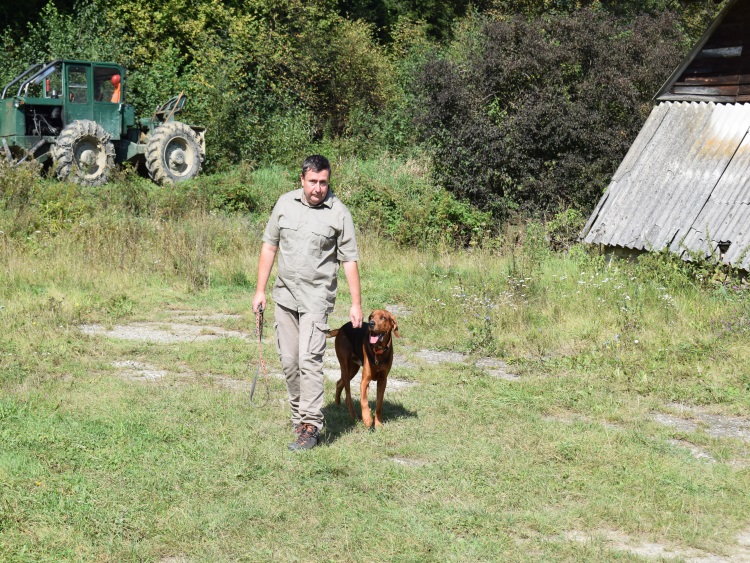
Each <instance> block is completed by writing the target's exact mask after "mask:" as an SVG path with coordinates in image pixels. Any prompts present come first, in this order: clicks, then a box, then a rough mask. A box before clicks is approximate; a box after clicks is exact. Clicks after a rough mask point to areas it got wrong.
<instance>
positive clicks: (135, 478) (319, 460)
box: [0, 160, 750, 561]
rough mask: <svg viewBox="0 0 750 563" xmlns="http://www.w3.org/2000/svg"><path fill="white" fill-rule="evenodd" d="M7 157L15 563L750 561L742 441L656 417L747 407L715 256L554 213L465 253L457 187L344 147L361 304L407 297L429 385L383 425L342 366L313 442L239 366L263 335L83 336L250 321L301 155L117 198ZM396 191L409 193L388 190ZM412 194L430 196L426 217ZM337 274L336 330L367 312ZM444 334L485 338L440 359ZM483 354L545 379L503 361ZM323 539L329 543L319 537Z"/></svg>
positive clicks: (405, 370)
mask: <svg viewBox="0 0 750 563" xmlns="http://www.w3.org/2000/svg"><path fill="white" fill-rule="evenodd" d="M383 170H385V171H386V172H383V173H382V174H379V171H381V172H382V171H383ZM1 172H2V173H3V174H5V175H4V176H0V177H2V178H3V179H2V180H0V186H4V187H3V189H4V190H5V191H4V192H3V194H2V196H3V199H2V204H0V208H1V210H0V231H2V234H0V276H1V278H2V283H0V326H2V332H0V389H2V398H1V399H0V440H2V443H3V448H2V451H1V452H0V558H2V559H4V560H10V561H45V560H47V561H61V560H71V561H72V560H103V561H131V560H132V561H136V560H148V561H160V560H170V559H169V558H176V560H179V558H183V559H186V560H189V561H237V560H248V561H261V560H292V559H297V560H305V561H307V560H310V561H312V560H352V561H357V560H362V559H379V560H404V561H410V560H413V561H418V560H435V559H441V560H461V561H466V560H497V559H498V558H500V559H505V560H512V561H535V560H549V561H574V560H575V561H601V560H611V559H612V558H615V557H622V554H621V553H618V552H616V551H613V550H611V549H609V548H607V547H606V546H604V545H602V544H601V543H596V542H594V543H589V544H578V543H575V542H572V541H569V540H568V539H566V537H567V536H566V533H567V532H570V531H573V530H584V531H587V532H590V533H592V534H596V533H599V532H602V531H603V530H604V531H606V530H618V531H620V532H621V533H624V534H628V535H631V536H633V537H640V538H642V539H644V538H645V539H647V540H649V541H660V542H665V543H666V544H668V545H677V546H683V547H685V546H687V547H694V548H700V549H702V550H704V551H710V552H712V553H719V554H731V546H732V545H733V543H732V542H734V537H735V535H736V533H737V532H738V531H740V530H742V529H743V528H744V527H745V526H746V525H747V522H746V514H747V512H748V510H750V499H748V496H747V494H746V491H748V490H750V474H749V473H748V472H747V469H746V467H747V465H746V463H747V445H746V443H745V442H743V441H741V440H737V439H734V440H732V439H729V440H719V439H717V438H714V437H712V436H709V435H707V434H706V433H705V432H703V431H700V430H698V431H696V432H686V431H682V430H674V429H669V428H665V427H660V426H658V425H657V424H656V423H654V422H651V420H650V418H649V414H650V413H652V412H654V411H661V410H664V409H669V408H670V405H671V404H672V403H674V402H679V403H681V404H686V405H694V406H700V407H701V408H703V409H706V410H707V411H709V412H712V413H716V414H725V415H727V414H730V415H745V416H746V415H747V414H748V411H749V409H750V404H749V403H748V401H749V400H748V396H749V395H748V390H750V375H748V374H750V370H748V359H749V358H750V349H749V347H748V345H747V334H748V332H749V331H750V300H748V298H747V297H746V292H745V290H744V289H743V286H742V284H741V283H740V282H739V281H737V283H735V284H733V283H731V281H730V283H721V284H718V283H713V282H712V281H711V276H710V275H708V274H709V272H710V268H707V269H706V270H705V271H704V272H701V271H700V270H699V268H700V267H701V266H700V265H685V264H683V263H681V262H680V261H677V260H674V259H672V258H671V257H670V256H668V255H652V256H647V257H642V259H641V260H639V261H638V262H626V261H608V260H606V259H605V257H604V256H601V255H599V254H598V253H597V252H595V251H594V250H592V249H590V248H586V247H583V246H579V245H572V246H571V247H569V248H568V249H567V250H560V251H553V250H552V249H551V248H550V247H551V246H554V247H555V248H559V247H560V244H559V243H560V241H559V239H557V238H555V237H554V236H552V235H551V233H550V230H549V228H547V227H545V226H543V225H539V224H535V223H524V224H519V225H515V226H508V227H506V230H505V231H503V232H502V233H500V234H497V235H492V233H491V232H490V230H489V229H488V228H484V227H482V229H480V231H477V232H478V233H480V234H477V235H471V236H470V238H469V240H468V242H471V241H473V244H469V245H468V246H463V245H455V244H452V243H451V237H450V236H443V234H442V233H441V231H442V229H441V227H440V225H441V224H442V223H441V221H444V220H445V219H444V218H442V217H441V216H440V215H433V210H434V208H433V207H431V206H430V205H431V204H429V202H434V201H435V199H434V198H437V199H438V200H440V201H450V198H449V197H448V196H447V195H446V194H440V193H439V192H438V191H436V190H434V189H432V188H430V189H422V186H427V184H428V182H427V180H425V175H426V170H425V169H424V167H422V166H420V165H419V164H418V163H414V162H401V163H398V162H390V163H386V161H383V160H379V161H374V162H356V161H342V162H340V163H337V165H336V168H335V170H334V178H338V182H339V183H338V185H337V187H336V188H335V189H336V190H337V192H338V193H339V194H340V196H341V197H342V198H343V199H344V200H345V201H346V202H347V203H348V204H349V205H350V206H351V208H352V210H353V212H354V213H355V214H356V215H357V217H358V225H359V227H360V236H359V244H360V251H361V256H362V260H361V276H362V286H363V300H364V303H363V307H364V308H365V310H366V311H367V310H370V309H374V308H380V307H384V306H386V305H397V306H398V307H399V310H400V311H401V312H400V313H399V314H398V321H399V327H400V331H401V334H402V338H401V339H399V340H398V341H397V346H398V354H399V356H401V357H403V358H405V359H406V360H407V363H406V365H404V364H399V365H397V366H396V367H395V368H394V371H393V374H392V375H393V377H397V378H400V379H405V380H410V381H413V382H415V383H418V384H419V385H417V386H415V387H413V388H411V389H409V390H407V391H404V392H402V393H401V394H397V393H396V392H395V391H393V390H390V389H389V390H388V391H387V392H386V402H387V404H386V413H385V415H386V427H385V429H384V430H383V431H381V432H378V433H370V432H366V431H365V430H364V429H363V428H362V427H361V425H359V426H358V425H356V424H355V423H354V422H353V421H351V420H350V419H349V416H348V413H347V412H346V411H345V409H339V408H337V407H336V406H335V405H333V404H332V402H331V401H330V398H331V390H332V389H331V385H330V382H329V383H327V389H326V399H327V400H326V407H325V410H326V412H325V414H326V421H327V422H326V431H325V433H324V436H325V440H326V445H324V446H323V447H321V448H317V449H315V450H313V451H312V452H309V454H308V455H306V456H302V457H294V456H290V455H288V453H287V452H286V450H285V446H286V443H287V442H288V441H289V440H290V435H289V428H288V420H287V414H286V410H285V408H284V406H283V404H282V403H283V397H284V390H283V384H282V383H281V382H280V381H278V380H272V381H271V388H272V396H273V398H274V401H272V403H271V404H270V406H269V407H267V408H265V409H254V410H252V409H249V408H248V406H247V396H246V394H245V393H241V392H237V391H232V390H229V389H227V388H226V387H223V386H221V385H219V383H217V381H220V378H232V379H233V380H235V381H240V382H245V383H247V382H249V380H250V379H251V378H252V375H253V373H254V369H255V367H256V363H257V360H256V357H257V347H256V345H255V344H254V343H247V342H245V341H241V340H238V339H224V340H221V341H216V342H212V343H201V342H193V343H189V342H188V343H178V344H174V345H158V344H153V343H144V342H129V341H116V340H110V339H106V338H103V337H92V336H87V335H85V334H83V333H82V332H81V331H80V330H79V329H78V327H79V325H82V324H91V323H102V324H104V325H106V326H112V325H115V324H126V323H129V322H132V321H144V320H150V321H156V322H166V321H164V319H165V318H168V317H169V314H170V311H173V310H175V309H190V310H198V311H204V312H207V313H210V312H216V311H221V312H231V313H237V314H239V315H240V317H239V318H236V319H233V320H231V321H227V322H230V323H231V325H232V326H231V328H235V329H236V328H241V329H244V330H246V331H248V332H249V333H250V332H251V330H252V326H253V318H252V315H251V314H249V308H250V302H251V299H252V294H253V291H254V283H255V280H254V272H255V267H256V259H257V252H258V249H259V245H260V236H261V232H262V229H263V226H264V222H265V219H266V217H267V215H268V213H269V212H270V208H271V206H272V205H273V202H274V201H275V199H276V197H277V195H278V194H279V193H281V192H283V191H285V190H287V189H291V188H294V187H295V185H296V174H297V173H296V171H293V170H288V171H287V170H283V169H263V170H256V171H254V170H250V169H241V170H236V171H234V172H232V173H231V174H227V175H223V176H214V177H206V178H202V179H201V181H200V182H197V183H192V184H188V185H187V186H180V187H178V188H157V187H154V186H152V185H150V184H149V183H147V182H144V181H141V180H140V179H138V178H136V177H133V176H130V175H128V174H125V175H123V177H122V178H120V179H119V180H118V182H116V183H114V184H112V185H110V186H109V187H107V188H105V189H101V190H96V191H89V190H81V189H79V188H77V187H75V186H70V185H67V184H57V183H52V182H46V181H43V182H39V181H38V180H35V179H34V176H33V174H30V173H29V174H27V171H26V170H25V169H23V168H19V169H14V170H12V171H9V170H7V169H4V170H2V171H1ZM26 182H28V183H26ZM8 186H11V188H12V190H11V189H8ZM363 194H364V195H363ZM436 194H437V195H436ZM386 197H387V198H392V199H393V201H394V206H395V207H393V208H388V206H385V207H386V208H388V209H389V210H387V209H381V208H379V206H381V204H382V203H383V201H385V200H384V199H382V198H386ZM402 200H408V202H410V203H407V204H405V205H404V207H403V208H401V207H399V206H398V204H399V203H400V202H401V201H402ZM420 202H421V203H420ZM451 205H453V203H452V204H451ZM406 209H410V210H411V212H413V213H415V214H418V213H419V212H420V209H422V211H424V213H425V214H424V215H421V216H419V219H418V220H414V221H413V222H411V219H410V218H411V217H412V216H411V215H408V214H407V213H406V212H405V211H404V210H406ZM386 210H387V213H386ZM469 211H470V210H469ZM399 213H401V215H399ZM368 217H374V218H377V221H369V220H367V218H368ZM430 217H433V222H432V223H430ZM481 217H482V216H481V214H476V215H473V214H472V215H471V216H470V218H474V219H477V218H480V219H481ZM474 219H472V220H474ZM410 224H412V226H414V229H413V230H414V231H415V233H409V234H408V236H406V235H404V236H405V238H401V235H399V234H398V233H401V232H404V233H407V232H408V230H409V225H410ZM425 224H427V225H429V228H427V229H426V230H424V231H419V232H422V233H423V240H415V239H416V236H415V235H416V231H418V230H419V229H423V225H425ZM469 225H470V223H469V222H468V221H467V223H466V226H469ZM467 232H474V231H472V228H471V227H470V228H468V231H467ZM555 232H556V233H559V229H556V230H555ZM430 233H437V234H435V235H434V236H433V235H432V234H430ZM458 238H459V239H460V240H461V242H464V243H465V242H467V239H464V238H462V237H458ZM696 272H697V273H698V274H700V275H696ZM340 288H341V290H340V297H339V302H338V304H337V308H336V311H334V314H333V315H332V317H331V322H330V324H331V325H335V324H336V323H337V322H344V321H345V320H346V318H347V311H348V300H349V295H348V290H347V288H346V284H345V283H344V282H343V279H342V283H341V284H340ZM270 316H271V314H270V312H269V318H268V319H267V321H268V323H269V324H271V323H272V321H273V319H272V318H270ZM216 322H220V321H216ZM270 340H271V339H270V338H269V337H268V334H266V345H267V349H266V357H267V358H268V360H269V362H270V364H271V369H272V371H274V370H276V371H278V369H279V365H278V361H277V359H276V358H275V357H274V354H273V347H272V344H270ZM420 349H430V350H452V351H459V352H464V353H466V354H467V355H466V359H465V360H464V361H461V362H459V363H457V364H448V365H437V366H436V365H432V364H427V363H424V362H423V361H422V360H420V359H419V358H420V357H419V356H418V354H417V352H418V351H419V350H420ZM479 357H492V358H496V359H503V360H504V361H506V362H507V363H508V364H509V365H510V368H509V369H511V370H513V371H514V372H516V373H518V374H520V375H521V380H520V381H516V382H505V381H502V380H499V379H496V378H492V377H489V376H488V374H487V373H486V372H485V371H484V370H483V369H482V368H481V367H477V366H475V364H474V360H475V359H476V358H479ZM123 359H137V360H138V361H141V362H145V363H149V364H152V365H154V366H155V367H157V368H160V369H164V370H167V371H169V373H170V375H169V376H168V377H166V378H165V380H164V381H162V382H159V383H156V384H153V385H144V384H143V383H139V382H133V381H128V380H125V379H123V378H122V377H120V376H118V374H117V372H116V369H115V368H114V367H113V365H112V363H113V362H114V361H116V360H123ZM217 378H218V379H217ZM675 439H678V440H683V441H685V440H689V441H690V442H691V443H692V444H696V445H697V446H699V447H701V448H703V449H704V450H705V451H707V452H710V454H711V455H712V456H713V458H714V459H715V460H716V461H715V463H712V464H709V463H706V462H704V461H701V460H698V459H694V458H692V457H691V456H690V454H689V453H686V450H684V449H680V448H679V447H676V446H674V445H673V442H670V440H672V441H674V440H675ZM392 458H397V459H405V460H407V461H408V462H409V463H410V464H411V465H402V464H399V463H396V462H394V461H393V459H392ZM743 463H744V464H745V465H743ZM743 467H744V469H743ZM301 506H302V507H304V508H302V509H301V508H300V507H301ZM300 530H302V531H305V532H304V533H303V532H300ZM310 530H311V532H310V533H311V534H312V538H313V540H314V541H302V542H300V537H303V538H307V537H308V536H307V535H306V534H307V532H306V531H310ZM173 560H174V559H173Z"/></svg>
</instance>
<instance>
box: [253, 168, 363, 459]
mask: <svg viewBox="0 0 750 563" xmlns="http://www.w3.org/2000/svg"><path fill="white" fill-rule="evenodd" d="M330 176H331V165H330V164H329V162H328V159H326V158H325V157H324V156H320V155H313V156H310V157H308V158H307V159H305V162H304V163H303V164H302V174H301V175H300V182H301V184H302V187H301V189H298V190H295V191H292V192H289V193H286V194H284V195H282V196H281V197H280V198H279V200H278V201H277V202H276V205H275V206H274V208H273V211H272V213H271V218H270V219H269V220H268V224H267V225H266V230H265V232H264V233H263V246H262V247H261V251H260V258H259V260H258V285H257V288H256V290H255V297H254V298H253V311H254V312H256V313H257V312H258V310H259V307H262V308H263V309H265V307H266V284H267V282H268V278H269V276H270V275H271V268H272V267H273V262H274V259H275V257H276V254H277V251H279V267H278V273H277V277H276V283H275V284H274V287H273V293H272V295H273V299H274V301H275V302H276V307H275V309H274V316H275V319H276V342H277V346H278V351H279V357H280V358H281V365H282V367H283V370H284V376H285V377H286V386H287V392H288V395H289V406H290V407H291V411H292V425H293V428H294V435H295V437H296V439H295V441H294V442H292V443H291V444H289V449H290V450H293V451H300V450H308V449H310V448H313V447H315V446H316V445H317V444H318V440H319V435H320V430H321V428H322V427H323V412H322V407H323V352H324V351H325V347H326V331H327V330H328V324H327V322H328V314H329V313H331V312H332V311H333V306H334V303H335V301H336V289H337V282H338V269H339V263H341V264H342V265H343V268H344V274H345V275H346V282H347V284H348V285H349V291H350V293H351V296H352V306H351V309H350V311H349V318H350V319H351V321H352V324H353V325H354V326H355V327H360V326H362V303H361V296H360V286H359V270H358V267H357V261H358V260H359V254H358V252H357V241H356V239H355V236H354V222H353V221H352V216H351V214H350V213H349V210H348V209H347V208H346V206H345V205H344V204H343V203H342V202H341V201H340V200H339V199H338V198H337V197H336V196H335V195H333V192H332V191H331V190H330V188H329V184H328V182H329V180H330Z"/></svg>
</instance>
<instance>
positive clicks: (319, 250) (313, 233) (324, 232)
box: [308, 223, 336, 258]
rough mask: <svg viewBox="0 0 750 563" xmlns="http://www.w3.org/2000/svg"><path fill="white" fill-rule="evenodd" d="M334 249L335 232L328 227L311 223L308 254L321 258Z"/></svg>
mask: <svg viewBox="0 0 750 563" xmlns="http://www.w3.org/2000/svg"><path fill="white" fill-rule="evenodd" d="M334 248H336V230H335V229H334V228H333V227H329V226H328V225H321V224H319V223H313V224H312V225H310V243H309V246H308V250H309V252H310V254H312V255H313V256H315V257H317V258H321V257H323V256H325V255H327V254H329V253H330V252H331V251H332V250H333V249H334Z"/></svg>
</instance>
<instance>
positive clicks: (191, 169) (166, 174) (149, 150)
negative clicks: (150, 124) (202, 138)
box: [146, 121, 203, 184]
mask: <svg viewBox="0 0 750 563" xmlns="http://www.w3.org/2000/svg"><path fill="white" fill-rule="evenodd" d="M202 162H203V153H202V152H201V146H200V142H199V141H198V136H197V135H196V134H195V133H194V132H193V130H192V129H191V128H190V127H188V126H187V125H185V124H184V123H180V122H179V121H171V122H169V123H165V124H163V125H160V126H159V127H157V128H156V130H155V131H154V132H153V134H152V135H151V137H150V138H149V140H148V144H147V145H146V168H148V174H149V176H151V179H152V180H154V181H155V182H157V183H159V184H174V183H175V182H181V181H183V180H189V179H190V178H195V177H196V176H197V175H198V172H200V169H201V164H202Z"/></svg>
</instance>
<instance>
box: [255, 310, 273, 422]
mask: <svg viewBox="0 0 750 563" xmlns="http://www.w3.org/2000/svg"><path fill="white" fill-rule="evenodd" d="M255 334H257V335H258V356H259V358H260V362H258V369H256V370H255V377H253V384H252V385H251V386H250V405H251V406H254V407H265V406H266V405H267V404H268V401H270V400H271V386H270V384H269V383H268V366H266V360H265V359H263V307H260V306H258V312H257V313H255ZM261 369H262V370H263V375H264V379H265V381H266V400H265V401H263V403H261V404H260V405H258V404H257V403H256V402H255V401H253V396H254V395H255V384H256V383H258V375H260V370H261Z"/></svg>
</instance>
